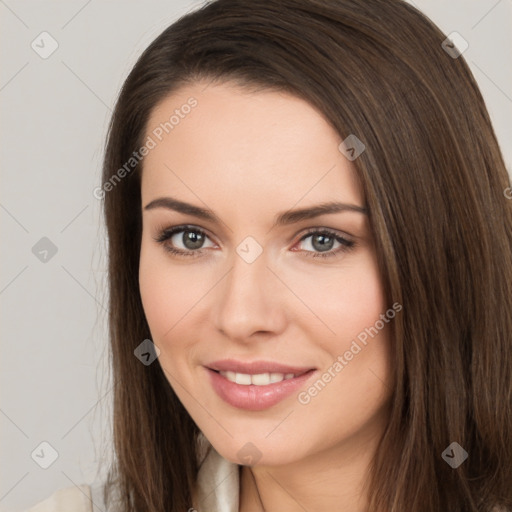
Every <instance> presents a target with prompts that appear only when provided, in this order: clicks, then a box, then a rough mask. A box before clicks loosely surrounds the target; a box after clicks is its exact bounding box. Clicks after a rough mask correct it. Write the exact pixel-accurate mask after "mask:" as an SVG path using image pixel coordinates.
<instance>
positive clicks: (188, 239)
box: [154, 226, 214, 257]
mask: <svg viewBox="0 0 512 512" xmlns="http://www.w3.org/2000/svg"><path fill="white" fill-rule="evenodd" d="M154 240H155V241H156V242H158V243H160V244H162V245H163V247H164V249H165V250H166V251H167V252H170V253H172V254H174V255H176V256H192V257H195V256H199V255H201V253H202V252H203V249H204V243H205V241H206V240H209V237H208V235H207V234H206V233H205V232H204V231H203V230H202V229H199V228H196V227H194V226H175V227H173V228H169V229H163V230H162V231H161V232H160V234H159V235H158V236H157V237H155V238H154ZM180 245H181V246H180ZM212 246H214V244H212V245H211V246H210V247H212Z"/></svg>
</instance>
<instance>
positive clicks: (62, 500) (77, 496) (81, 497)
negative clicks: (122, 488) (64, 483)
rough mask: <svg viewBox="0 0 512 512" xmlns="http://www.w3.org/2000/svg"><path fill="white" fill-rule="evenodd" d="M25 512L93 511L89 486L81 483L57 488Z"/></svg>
mask: <svg viewBox="0 0 512 512" xmlns="http://www.w3.org/2000/svg"><path fill="white" fill-rule="evenodd" d="M25 512H93V507H92V500H91V487H90V486H89V485H86V484H83V485H77V486H72V487H65V488H62V489H58V490H57V491H55V492H54V493H53V494H52V495H50V496H49V497H48V498H46V499H45V500H43V501H40V502H39V503H37V504H36V505H33V506H32V507H31V508H29V509H27V510H26V511H25Z"/></svg>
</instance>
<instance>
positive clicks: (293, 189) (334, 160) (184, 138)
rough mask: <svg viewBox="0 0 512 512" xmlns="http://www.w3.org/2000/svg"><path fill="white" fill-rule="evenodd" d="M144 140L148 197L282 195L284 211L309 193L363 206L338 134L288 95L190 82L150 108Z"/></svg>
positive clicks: (258, 197)
mask: <svg viewBox="0 0 512 512" xmlns="http://www.w3.org/2000/svg"><path fill="white" fill-rule="evenodd" d="M147 137H150V138H151V139H152V140H153V142H154V148H153V149H151V151H149V153H148V154H147V155H146V156H145V157H144V163H143V179H142V194H143V196H148V199H149V198H150V197H149V196H151V197H153V196H155V195H156V194H158V193H162V192H165V191H166V190H168V191H169V192H171V191H172V192H173V195H176V193H177V192H176V190H177V189H179V191H181V193H183V194H184V195H185V196H187V197H188V198H192V197H193V194H194V193H195V194H196V195H202V196H206V197H211V196H212V194H214V193H217V194H221V195H222V193H224V192H225V191H228V190H229V191H230V193H231V195H232V196H233V194H234V193H236V196H233V198H232V200H233V201H234V202H237V201H240V202H247V201H249V202H254V201H256V202H257V201H260V202H261V199H262V197H265V198H266V199H267V200H268V201H271V200H272V201H275V200H277V199H279V198H281V201H280V203H281V206H283V205H284V207H290V206H291V204H289V203H290V202H292V203H295V202H297V201H299V200H300V199H301V198H302V197H305V196H306V195H307V196H308V197H309V198H311V200H314V199H315V196H317V198H318V199H320V200H322V201H326V200H342V199H347V200H348V199H349V200H351V201H352V202H356V203H357V204H363V202H364V201H363V197H362V195H361V191H360V188H359V184H358V181H357V179H356V173H355V168H354V166H353V164H352V163H351V162H350V161H349V160H347V159H346V158H345V156H343V154H342V153H341V152H340V151H339V149H338V146H339V144H340V143H341V138H340V137H339V135H338V134H337V133H336V131H335V130H334V129H333V128H332V127H331V125H330V124H329V123H328V122H327V121H326V120H325V118H324V117H323V116H322V115H321V114H320V113H319V112H318V111H317V110H316V109H315V108H314V107H313V106H312V105H310V104H309V103H307V102H306V101H304V100H302V99H300V98H298V97H296V96H293V95H290V94H287V93H282V92H275V91H260V92H247V91H246V90H243V89H241V88H239V87H237V86H236V85H234V84H230V83H225V84H220V85H208V84H206V83H195V84H192V85H190V86H186V87H183V88H182V89H179V90H178V91H176V92H174V93H173V94H171V95H169V96H167V97H166V98H165V99H164V100H163V101H162V102H160V103H159V104H158V105H157V106H156V107H155V108H154V109H153V111H152V113H151V115H150V118H149V121H148V123H147V129H146V138H147ZM191 194H192V195H191Z"/></svg>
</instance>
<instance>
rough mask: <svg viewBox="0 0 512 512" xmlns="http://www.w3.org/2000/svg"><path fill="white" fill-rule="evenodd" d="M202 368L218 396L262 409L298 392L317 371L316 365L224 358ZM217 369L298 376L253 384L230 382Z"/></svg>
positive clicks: (247, 407) (243, 406)
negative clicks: (260, 384)
mask: <svg viewBox="0 0 512 512" xmlns="http://www.w3.org/2000/svg"><path fill="white" fill-rule="evenodd" d="M204 368H205V370H206V372H207V373H208V376H209V378H210V382H211V385H212V387H213V389H214V391H215V392H216V393H217V395H218V396H219V397H220V398H221V399H222V400H224V402H226V403H228V404H229V405H231V406H233V407H236V408H237V409H245V410H247V411H262V410H264V409H268V408H270V407H272V406H274V405H276V404H278V403H279V402H281V401H282V400H284V399H285V398H287V397H289V396H290V395H291V394H292V393H294V392H296V391H298V390H299V389H300V388H301V387H302V386H304V385H305V383H306V381H308V380H309V379H310V378H311V377H312V376H313V375H314V374H316V369H315V368H304V367H296V366H288V365H282V364H279V363H271V362H266V361H254V362H251V363H243V362H240V361H238V362H237V361H233V360H224V361H217V362H215V363H212V364H209V365H208V366H205V367H204ZM219 371H234V372H237V373H248V374H253V375H254V374H258V373H284V374H286V373H294V374H295V375H297V376H296V377H293V378H291V379H287V380H283V381H281V382H274V383H272V384H267V385H265V386H256V385H254V384H250V385H243V384H236V383H235V382H231V381H229V380H228V379H227V378H226V377H224V376H222V375H221V374H220V373H218V372H219Z"/></svg>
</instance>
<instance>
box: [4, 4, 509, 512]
mask: <svg viewBox="0 0 512 512" xmlns="http://www.w3.org/2000/svg"><path fill="white" fill-rule="evenodd" d="M411 3H414V5H416V6H417V7H418V8H419V9H420V10H422V11H423V12H425V13H426V14H427V15H428V16H429V17H430V18H431V19H432V20H434V21H435V22H436V23H437V24H438V25H439V27H440V28H441V29H442V30H443V31H444V32H445V33H446V34H449V33H451V32H453V31H457V32H459V33H460V34H461V35H462V36H463V37H464V38H465V39H466V40H467V41H468V43H469V48H468V49H467V51H466V52H465V53H464V57H465V58H466V60H467V61H468V63H469V65H470V67H471V69H472V71H473V73H474V75H475V78H476V79H477V81H478V83H479V85H480V87H481V90H482V93H483V95H484V98H485V100H486V102H487V106H488V109H489V112H490V115H491V118H492V120H493V122H494V126H495V129H496V133H497V136H498V139H499V140H500V143H501V147H502V150H503V153H504V156H505V159H506V162H507V168H508V169H509V170H510V168H511V167H510V164H511V162H512V144H511V137H510V134H511V133H512V66H511V63H512V59H511V53H512V35H511V34H512V30H511V28H512V0H499V1H497V0H479V1H476V0H475V1H470V0H466V1H461V0H457V1H455V0H452V1H450V2H446V1H442V0H435V1H434V0H432V1H427V0H421V1H420V0H415V2H411ZM201 4H202V2H200V1H196V2H191V1H190V0H188V1H187V0H167V1H155V0H152V1H151V2H141V1H139V2H135V1H134V0H130V1H128V0H124V1H121V0H119V1H112V0H109V1H105V0H89V1H86V0H81V1H67V2H50V1H48V0H45V1H43V0H38V1H22V0H18V1H16V0H5V1H4V0H0V16H1V18H0V24H1V32H0V34H1V36H0V37H1V42H0V58H1V62H2V66H1V76H0V102H1V116H2V124H1V154H2V167H1V169H2V187H1V195H0V222H1V229H2V246H1V259H2V266H1V271H0V301H1V313H2V321H1V343H2V346H1V349H2V358H1V372H0V379H1V381H0V389H1V392H2V395H1V408H0V428H1V433H2V437H1V439H2V445H1V461H2V462H1V464H0V468H1V469H0V482H1V483H0V510H2V511H6V510H20V509H22V508H25V507H27V506H29V505H32V504H33V503H35V502H37V501H40V500H42V499H43V498H45V497H46V496H48V495H49V494H51V493H52V492H53V491H55V490H56V489H58V488H62V487H68V486H72V485H74V484H80V483H89V484H91V483H93V482H94V481H95V480H96V481H101V479H102V478H103V476H104V475H103V474H102V473H101V472H100V473H98V471H97V470H98V462H99V460H100V459H104V460H107V461H108V460H110V447H109V443H110V437H109V431H110V421H111V412H110V400H111V398H112V393H111V392H110V391H111V383H110V382H109V381H108V379H107V377H106V350H107V349H106V347H107V336H106V321H105V318H106V317H105V309H104V304H106V300H105V254H104V231H103V227H102V226H101V217H100V203H99V201H98V200H97V199H95V198H94V196H93V194H92V191H93V189H94V188H95V187H96V186H98V185H99V184H100V166H101V158H102V155H103V149H104V138H105V134H106V128H107V123H108V119H109V116H110V114H111V110H112V108H113V105H114V101H115V98H116V97H117V94H118V91H119V88H120V86H121V84H122V82H123V80H124V79H125V77H126V75H127V74H128V72H129V70H130V69H131V67H132V66H133V64H134V63H135V60H136V58H137V57H138V56H139V54H140V53H141V51H142V50H143V49H144V48H145V47H146V46H147V45H148V44H149V43H150V42H151V41H152V40H153V39H154V38H155V37H156V36H157V35H158V34H159V33H160V32H161V31H162V30H163V29H164V28H165V27H166V26H168V25H169V24H170V23H171V22H172V21H173V20H174V19H176V18H177V17H178V16H180V15H181V14H184V13H185V12H187V11H189V10H192V9H194V8H196V7H197V6H199V5H201ZM43 31H47V32H49V33H50V34H51V35H52V37H53V38H55V40H56V41H57V42H58V44H59V47H58V49H57V50H56V51H55V53H53V54H52V55H51V56H50V57H48V58H47V59H42V58H41V57H40V56H39V55H38V54H37V53H36V52H35V51H34V50H33V49H32V48H31V43H32V41H33V40H34V39H36V42H37V36H38V35H39V34H40V33H41V32H43ZM439 44H441V41H439ZM46 48H47V47H46ZM453 94H454V95H455V94H457V91H453ZM42 237H48V238H49V239H50V240H51V241H52V242H53V244H55V246H56V247H57V253H56V254H55V255H54V256H53V257H51V258H49V257H48V261H46V262H42V261H40V260H39V259H38V258H37V257H36V256H35V255H34V254H33V252H32V247H33V246H34V245H35V244H36V243H37V242H38V241H39V240H40V239H41V238H42ZM41 256H42V255H41ZM43 441H46V442H48V443H50V444H51V445H52V446H53V447H54V449H55V450H56V451H57V452H58V454H59V456H58V458H57V459H56V461H55V462H54V463H53V464H52V465H51V466H50V467H49V468H48V469H42V468H41V467H40V466H39V465H38V464H36V462H35V461H34V460H33V459H32V457H31V454H32V452H33V451H34V449H36V448H37V447H38V446H39V445H40V443H41V442H43ZM134 448H135V449H136V447H134ZM37 453H39V455H40V457H39V459H38V460H42V459H44V457H47V456H48V454H49V451H48V450H47V449H44V448H43V452H42V453H44V456H41V449H39V450H38V451H37ZM34 457H35V458H36V459H37V457H36V456H34Z"/></svg>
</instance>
